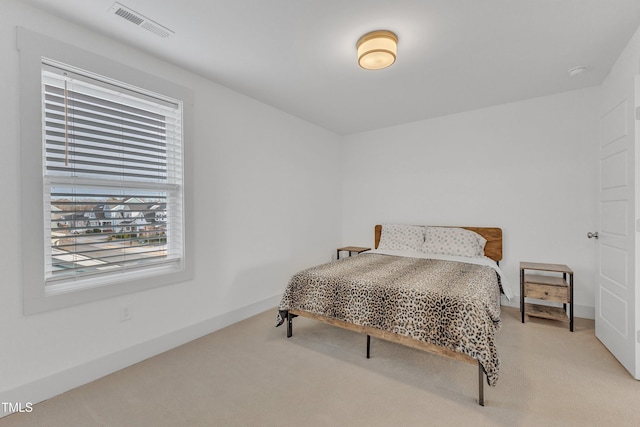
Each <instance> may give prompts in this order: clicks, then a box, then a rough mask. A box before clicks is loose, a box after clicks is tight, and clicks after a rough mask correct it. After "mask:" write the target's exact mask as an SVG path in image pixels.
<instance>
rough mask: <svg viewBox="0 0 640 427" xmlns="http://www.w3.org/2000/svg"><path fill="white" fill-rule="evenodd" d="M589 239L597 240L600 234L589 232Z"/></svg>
mask: <svg viewBox="0 0 640 427" xmlns="http://www.w3.org/2000/svg"><path fill="white" fill-rule="evenodd" d="M587 237H588V238H590V239H591V238H594V239H597V238H598V232H597V231H596V232H595V233H592V232H588V233H587Z"/></svg>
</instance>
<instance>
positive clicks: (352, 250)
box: [336, 246, 371, 259]
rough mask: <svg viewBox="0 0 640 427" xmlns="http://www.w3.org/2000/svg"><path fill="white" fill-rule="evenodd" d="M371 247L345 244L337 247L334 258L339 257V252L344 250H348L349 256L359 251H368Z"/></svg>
mask: <svg viewBox="0 0 640 427" xmlns="http://www.w3.org/2000/svg"><path fill="white" fill-rule="evenodd" d="M370 250H371V248H362V247H360V246H345V247H342V248H338V250H337V253H336V259H340V252H342V251H345V252H349V256H351V254H354V253H356V254H359V253H361V252H366V251H370Z"/></svg>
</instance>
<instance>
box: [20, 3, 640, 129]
mask: <svg viewBox="0 0 640 427" xmlns="http://www.w3.org/2000/svg"><path fill="white" fill-rule="evenodd" d="M21 1H22V2H24V3H28V4H31V5H34V6H37V7H41V8H43V9H46V10H49V11H50V12H52V13H54V14H56V15H60V16H62V17H65V18H67V19H69V20H71V21H74V22H78V23H80V24H83V25H86V26H88V27H91V28H93V29H95V30H96V31H99V32H101V33H103V34H106V35H107V36H109V37H111V38H114V39H118V40H120V41H122V42H125V43H127V44H129V45H132V46H136V47H138V48H140V49H144V50H146V51H148V52H151V53H152V54H154V55H156V56H158V57H161V58H163V59H165V60H168V61H170V62H173V63H176V64H178V65H180V66H182V67H184V68H187V69H189V70H192V71H194V72H196V73H198V74H200V75H203V76H205V77H208V78H210V79H211V80H214V81H216V82H218V83H221V84H223V85H225V86H227V87H230V88H232V89H235V90H237V91H239V92H242V93H244V94H246V95H248V96H251V97H253V98H255V99H258V100H260V101H262V102H264V103H267V104H270V105H272V106H274V107H276V108H279V109H281V110H283V111H286V112H289V113H290V114H293V115H295V116H298V117H300V118H302V119H305V120H308V121H310V122H313V123H316V124H318V125H319V126H322V127H324V128H327V129H330V130H332V131H334V132H337V133H339V134H349V133H353V132H358V131H364V130H371V129H376V128H381V127H386V126H392V125H396V124H402V123H407V122H412V121H416V120H422V119H426V118H431V117H437V116H442V115H446V114H452V113H458V112H461V111H468V110H472V109H476V108H482V107H487V106H491V105H497V104H503V103H507V102H512V101H517V100H521V99H527V98H533V97H538V96H544V95H549V94H553V93H559V92H564V91H568V90H573V89H578V88H583V87H588V86H594V85H598V84H600V83H601V82H602V80H603V78H604V77H605V76H606V74H607V73H608V71H609V70H610V68H611V66H612V64H613V63H614V61H615V60H616V59H617V57H618V56H619V54H620V52H621V51H622V49H623V48H624V46H625V45H626V43H627V42H628V41H629V39H630V38H631V36H632V35H633V33H634V31H635V30H636V29H637V28H638V26H640V0H422V1H421V0H162V1H158V0H121V1H120V3H122V4H123V5H124V6H126V7H128V8H131V9H133V10H134V11H136V12H138V13H140V14H142V15H144V16H146V17H147V18H150V19H152V20H154V21H156V22H157V23H159V24H161V25H163V26H165V27H168V28H170V29H171V30H172V31H174V33H175V34H173V35H171V36H170V37H168V38H160V37H158V36H156V35H154V34H153V33H151V32H149V31H146V30H143V29H141V28H140V27H138V26H136V25H134V24H132V23H130V22H128V21H126V20H124V19H122V18H120V17H117V16H115V15H113V14H112V13H109V9H110V8H111V6H112V5H113V4H114V2H115V0H90V1H87V0H21ZM378 29H386V30H391V31H394V32H395V33H396V34H397V35H398V38H399V43H398V59H397V61H396V63H395V64H394V65H393V66H392V67H390V68H387V69H384V70H379V71H366V70H363V69H361V68H359V67H358V65H357V62H356V48H355V44H356V42H357V40H358V38H359V37H360V36H361V35H363V34H364V33H367V32H369V31H372V30H378ZM580 65H585V66H587V67H589V68H588V70H587V72H585V73H583V74H581V75H578V76H576V77H570V76H569V74H568V73H567V70H569V69H570V68H573V67H576V66H580Z"/></svg>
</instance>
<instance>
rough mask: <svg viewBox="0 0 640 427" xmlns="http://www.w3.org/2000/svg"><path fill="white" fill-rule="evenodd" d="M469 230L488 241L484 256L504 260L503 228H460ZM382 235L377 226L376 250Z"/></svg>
mask: <svg viewBox="0 0 640 427" xmlns="http://www.w3.org/2000/svg"><path fill="white" fill-rule="evenodd" d="M459 228H464V229H467V230H471V231H475V232H476V233H478V234H479V235H481V236H482V237H484V238H485V239H487V244H486V245H485V247H484V254H485V256H488V257H489V258H491V259H492V260H494V261H500V260H501V259H502V228H495V227H459ZM381 235H382V225H379V224H378V225H376V227H375V237H376V245H375V248H376V249H378V244H379V243H380V236H381Z"/></svg>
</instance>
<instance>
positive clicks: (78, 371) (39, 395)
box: [0, 295, 281, 418]
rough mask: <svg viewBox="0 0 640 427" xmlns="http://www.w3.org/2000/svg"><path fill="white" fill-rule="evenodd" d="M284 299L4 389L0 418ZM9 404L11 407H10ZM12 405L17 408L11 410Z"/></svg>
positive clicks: (255, 305)
mask: <svg viewBox="0 0 640 427" xmlns="http://www.w3.org/2000/svg"><path fill="white" fill-rule="evenodd" d="M280 298H281V295H275V296H273V297H270V298H267V299H264V300H262V301H258V302H256V303H253V304H250V305H248V306H245V307H242V308H239V309H237V310H233V311H230V312H228V313H224V314H221V315H219V316H216V317H213V318H211V319H208V320H205V321H203V322H200V323H197V324H194V325H191V326H187V327H186V328H182V329H180V330H178V331H174V332H171V333H168V334H166V335H163V336H161V337H157V338H154V339H151V340H149V341H145V342H142V343H140V344H136V345H134V346H132V347H129V348H126V349H124V350H120V351H117V352H115V353H111V354H108V355H106V356H104V357H101V358H99V359H95V360H92V361H89V362H87V363H84V364H82V365H78V366H74V367H73V368H70V369H67V370H64V371H61V372H57V373H55V374H52V375H49V376H47V377H44V378H41V379H39V380H36V381H33V382H30V383H27V384H23V385H21V386H18V387H16V388H13V389H10V390H3V391H0V402H7V404H6V405H4V404H3V405H1V406H0V418H2V417H4V416H6V415H9V414H11V413H13V412H16V411H17V410H19V409H17V410H16V409H15V408H28V407H30V406H32V405H35V404H36V403H38V402H42V401H44V400H47V399H50V398H52V397H54V396H57V395H59V394H61V393H64V392H66V391H69V390H71V389H74V388H76V387H79V386H81V385H83V384H87V383H90V382H91V381H95V380H97V379H98V378H102V377H104V376H105V375H109V374H111V373H113V372H116V371H119V370H120V369H123V368H126V367H127V366H131V365H133V364H135V363H138V362H140V361H142V360H145V359H148V358H150V357H153V356H156V355H158V354H160V353H163V352H165V351H167V350H170V349H172V348H175V347H178V346H180V345H182V344H185V343H187V342H189V341H193V340H194V339H196V338H200V337H202V336H204V335H207V334H210V333H211V332H215V331H217V330H219V329H222V328H224V327H226V326H229V325H232V324H234V323H236V322H239V321H241V320H244V319H247V318H249V317H251V316H254V315H256V314H259V313H262V312H264V311H265V310H268V309H270V308H273V307H277V305H278V303H279V302H280ZM9 403H10V404H11V406H9ZM27 403H28V404H29V405H27ZM18 405H20V406H18ZM10 407H12V408H13V410H10ZM5 409H8V410H5Z"/></svg>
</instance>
